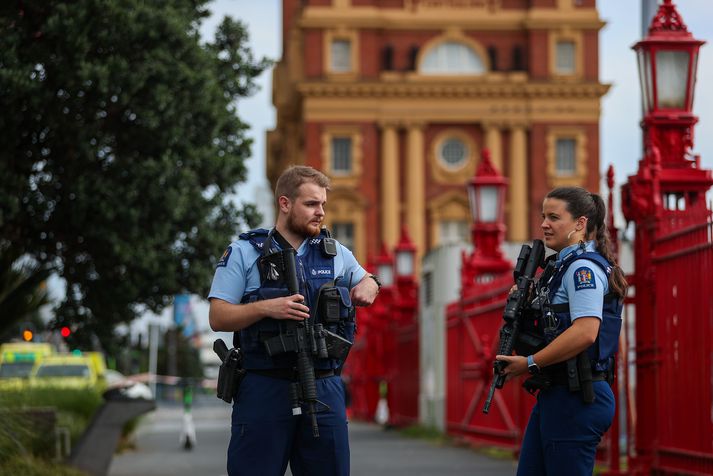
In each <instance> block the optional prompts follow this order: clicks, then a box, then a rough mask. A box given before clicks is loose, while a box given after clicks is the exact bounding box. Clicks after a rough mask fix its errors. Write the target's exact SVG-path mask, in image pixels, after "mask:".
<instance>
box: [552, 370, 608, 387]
mask: <svg viewBox="0 0 713 476" xmlns="http://www.w3.org/2000/svg"><path fill="white" fill-rule="evenodd" d="M547 378H548V380H549V381H550V385H561V386H568V385H569V377H568V376H567V374H566V373H561V372H558V373H555V374H553V375H549V376H548V377H547ZM604 380H609V372H595V373H593V374H592V380H591V381H592V382H601V381H604Z"/></svg>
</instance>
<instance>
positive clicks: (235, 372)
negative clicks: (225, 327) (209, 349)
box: [213, 339, 246, 403]
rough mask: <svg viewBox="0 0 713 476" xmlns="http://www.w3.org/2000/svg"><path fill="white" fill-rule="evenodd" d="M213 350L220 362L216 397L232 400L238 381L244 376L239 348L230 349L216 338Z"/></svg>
mask: <svg viewBox="0 0 713 476" xmlns="http://www.w3.org/2000/svg"><path fill="white" fill-rule="evenodd" d="M213 351H215V353H216V354H218V357H220V360H222V361H223V363H222V364H220V369H219V370H218V386H217V388H216V393H217V395H218V398H220V399H221V400H223V401H224V402H226V403H230V402H232V401H233V397H235V395H236V394H237V393H238V389H239V388H240V382H242V381H243V378H245V374H246V370H245V369H243V368H242V367H243V365H242V364H243V359H242V356H241V354H240V349H235V348H233V349H230V350H228V347H227V346H226V345H225V342H223V340H222V339H218V340H216V341H215V342H214V343H213Z"/></svg>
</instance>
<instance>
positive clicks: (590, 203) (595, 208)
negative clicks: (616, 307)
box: [547, 187, 629, 298]
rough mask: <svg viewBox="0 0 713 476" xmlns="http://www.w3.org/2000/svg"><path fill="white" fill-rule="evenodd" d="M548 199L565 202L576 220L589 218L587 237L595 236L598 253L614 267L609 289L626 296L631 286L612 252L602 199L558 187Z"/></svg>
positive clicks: (586, 192)
mask: <svg viewBox="0 0 713 476" xmlns="http://www.w3.org/2000/svg"><path fill="white" fill-rule="evenodd" d="M547 198H556V199H558V200H562V201H563V202H565V203H566V204H567V211H568V212H569V213H570V214H571V215H572V216H573V217H574V218H575V219H577V218H579V217H587V230H586V235H587V237H589V236H592V234H594V235H595V237H596V238H595V240H596V242H597V251H598V252H599V253H600V254H601V255H602V256H604V258H606V260H607V261H609V263H611V265H612V272H611V276H610V277H609V288H610V290H611V291H612V292H613V293H615V294H616V295H618V296H619V297H622V298H623V297H624V296H626V289H627V287H628V286H629V285H628V283H627V282H626V278H625V277H624V272H623V271H622V270H621V268H620V267H619V265H618V264H617V262H616V258H615V256H614V252H613V250H612V245H611V240H610V239H609V230H608V229H607V222H606V215H607V207H606V205H604V200H602V197H600V196H599V195H597V194H596V193H590V192H588V191H587V190H585V189H583V188H581V187H558V188H555V189H554V190H552V191H551V192H550V193H548V194H547Z"/></svg>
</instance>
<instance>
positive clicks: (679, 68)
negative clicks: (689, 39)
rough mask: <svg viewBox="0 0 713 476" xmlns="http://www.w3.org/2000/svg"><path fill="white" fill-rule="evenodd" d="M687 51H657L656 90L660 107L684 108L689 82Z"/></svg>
mask: <svg viewBox="0 0 713 476" xmlns="http://www.w3.org/2000/svg"><path fill="white" fill-rule="evenodd" d="M689 57H690V55H689V54H688V52H687V51H667V50H661V51H657V52H656V92H657V93H658V100H659V101H658V107H659V108H660V109H683V108H684V107H685V102H686V86H687V82H688V60H689Z"/></svg>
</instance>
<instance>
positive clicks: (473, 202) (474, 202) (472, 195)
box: [468, 183, 479, 222]
mask: <svg viewBox="0 0 713 476" xmlns="http://www.w3.org/2000/svg"><path fill="white" fill-rule="evenodd" d="M476 190H477V186H476V185H473V184H472V183H471V184H470V185H468V202H470V214H471V215H472V216H473V221H474V222H477V221H478V220H479V218H478V208H477V207H478V198H477V197H476V192H475V191H476Z"/></svg>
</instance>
